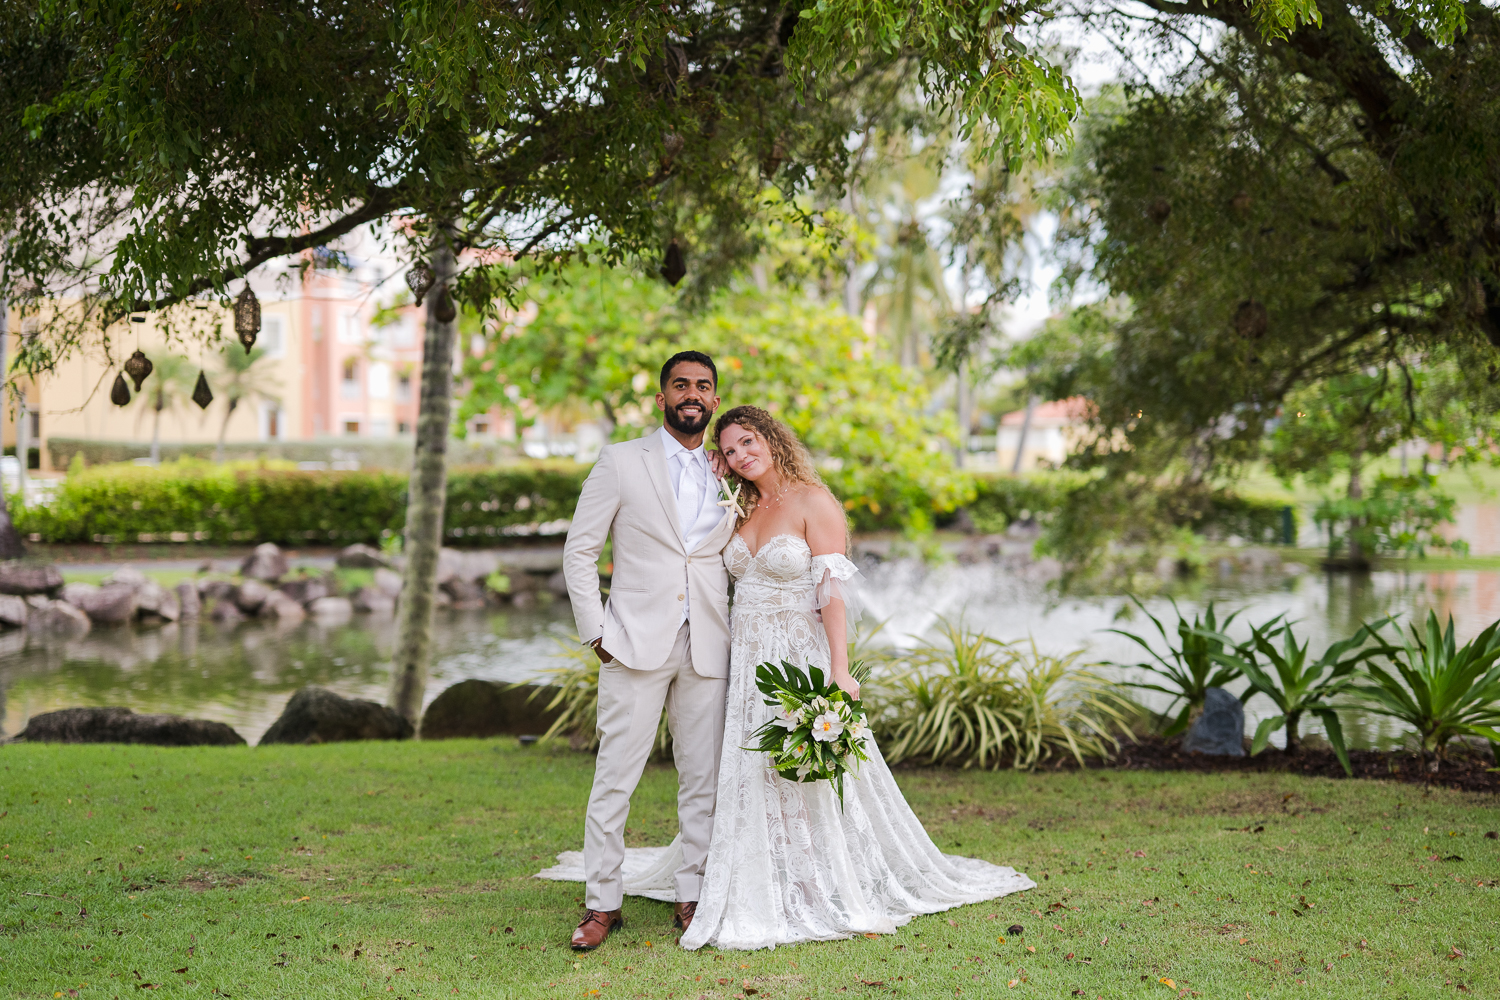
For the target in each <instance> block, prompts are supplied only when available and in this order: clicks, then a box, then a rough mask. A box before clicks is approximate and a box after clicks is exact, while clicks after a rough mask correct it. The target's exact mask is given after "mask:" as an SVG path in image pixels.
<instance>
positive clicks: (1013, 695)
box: [865, 622, 1127, 769]
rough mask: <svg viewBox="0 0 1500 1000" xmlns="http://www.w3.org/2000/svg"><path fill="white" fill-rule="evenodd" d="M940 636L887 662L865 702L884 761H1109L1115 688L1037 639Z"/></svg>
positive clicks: (948, 632)
mask: <svg viewBox="0 0 1500 1000" xmlns="http://www.w3.org/2000/svg"><path fill="white" fill-rule="evenodd" d="M941 632H942V639H941V640H939V641H938V642H929V643H925V644H923V645H922V646H919V647H917V648H916V649H914V650H912V651H911V652H910V653H907V654H905V655H904V656H899V657H896V658H894V659H893V661H892V662H891V667H893V668H894V669H891V670H890V671H889V672H888V673H887V674H886V675H885V676H884V677H882V678H880V679H878V680H874V681H872V682H871V687H872V688H873V690H872V691H871V693H870V694H868V695H866V696H865V700H866V702H867V703H870V704H873V705H874V706H875V710H874V711H872V712H871V713H870V718H871V720H872V724H873V725H874V726H875V727H876V729H877V732H878V733H879V735H880V742H881V749H882V752H883V753H884V754H885V757H886V759H887V760H889V761H890V762H892V763H899V762H901V761H903V760H919V761H922V762H924V763H928V764H956V765H962V766H964V767H980V768H998V767H1001V766H1002V765H1004V764H1005V763H1007V762H1008V763H1009V764H1010V765H1011V766H1012V767H1015V768H1022V769H1029V768H1033V767H1036V766H1037V764H1039V763H1041V762H1042V761H1044V760H1048V759H1051V758H1052V757H1053V756H1056V755H1061V754H1067V755H1069V756H1072V757H1073V758H1074V759H1075V760H1077V761H1078V762H1079V763H1080V764H1081V763H1083V760H1084V758H1085V757H1108V756H1109V755H1110V753H1111V750H1112V748H1114V747H1117V746H1118V745H1119V744H1118V740H1117V739H1116V738H1115V737H1114V735H1113V733H1112V730H1113V729H1114V728H1120V729H1122V730H1123V729H1126V728H1127V723H1126V719H1125V709H1126V705H1125V703H1124V701H1123V700H1122V699H1115V698H1113V696H1112V695H1111V685H1109V684H1108V683H1107V682H1105V681H1104V680H1103V679H1102V678H1099V677H1097V676H1095V675H1093V674H1091V673H1089V672H1088V671H1085V670H1081V669H1079V668H1078V667H1076V666H1075V664H1076V662H1077V660H1078V658H1079V656H1080V655H1081V653H1072V654H1069V655H1067V656H1063V657H1055V656H1049V655H1047V654H1043V653H1041V652H1040V651H1039V650H1037V648H1036V645H1035V644H1034V643H1032V644H1030V645H1029V649H1028V648H1023V647H1022V645H1021V644H1020V643H1010V642H1002V641H1000V640H998V639H995V638H992V637H990V636H988V635H985V634H984V633H982V632H974V631H971V630H969V629H966V628H964V627H962V626H959V625H954V624H952V623H949V622H943V624H942V626H941Z"/></svg>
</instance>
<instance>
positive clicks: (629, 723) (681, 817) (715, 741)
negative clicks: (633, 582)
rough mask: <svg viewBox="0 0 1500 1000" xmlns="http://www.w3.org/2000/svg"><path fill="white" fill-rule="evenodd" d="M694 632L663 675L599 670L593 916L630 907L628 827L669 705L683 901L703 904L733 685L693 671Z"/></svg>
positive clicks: (587, 855)
mask: <svg viewBox="0 0 1500 1000" xmlns="http://www.w3.org/2000/svg"><path fill="white" fill-rule="evenodd" d="M690 626H691V623H690V622H684V623H683V624H682V627H681V628H680V629H678V631H677V641H676V642H675V643H674V644H673V645H672V652H671V654H670V655H669V656H668V657H667V661H666V663H664V664H663V665H662V666H661V667H660V668H659V669H656V670H632V669H631V668H630V667H626V666H622V665H621V664H620V663H619V662H618V661H615V662H611V663H603V664H600V665H599V721H598V729H599V756H598V759H597V761H596V762H595V764H594V787H593V790H592V791H590V793H589V808H588V814H587V815H586V816H585V818H584V832H583V868H584V873H585V875H586V876H587V880H588V882H587V885H588V895H587V906H588V908H589V909H591V910H618V909H619V908H620V905H621V903H622V902H623V901H624V898H625V885H624V880H623V878H622V876H621V871H620V869H621V866H622V865H623V864H624V862H625V820H626V818H627V817H628V816H629V815H630V796H631V795H632V794H633V793H634V792H635V786H636V785H637V784H638V783H639V782H640V780H641V772H642V771H644V770H645V767H646V760H647V758H648V757H650V756H651V747H652V744H653V743H654V742H655V740H656V726H657V722H658V720H659V719H660V718H661V710H662V708H663V707H664V706H665V708H666V710H667V725H668V727H669V728H670V729H671V731H672V753H673V757H674V759H675V760H676V763H677V778H678V782H677V826H678V830H679V831H680V834H681V836H682V867H681V868H679V869H678V870H677V873H676V876H675V879H674V883H675V887H676V892H677V899H678V900H679V901H683V902H685V901H688V900H695V899H697V898H698V890H699V886H700V885H701V884H702V882H703V863H704V860H705V859H706V858H707V857H708V842H709V839H710V838H711V837H712V835H713V826H714V796H715V793H716V791H717V789H718V785H719V747H720V745H721V744H722V743H723V741H724V699H725V696H726V692H727V690H728V685H729V682H728V680H727V679H725V678H722V677H704V676H703V675H702V674H700V673H698V672H697V671H695V670H694V669H693V662H692V653H691V649H692V642H691V636H690V633H689V628H690Z"/></svg>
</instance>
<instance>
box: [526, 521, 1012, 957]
mask: <svg viewBox="0 0 1500 1000" xmlns="http://www.w3.org/2000/svg"><path fill="white" fill-rule="evenodd" d="M724 562H725V564H726V565H727V566H728V567H729V572H730V574H731V575H732V576H733V577H734V579H735V588H734V607H733V611H732V613H731V618H730V630H731V634H732V635H733V640H732V645H731V647H730V665H729V697H728V710H727V715H726V718H725V724H724V749H723V758H722V760H721V762H720V766H719V793H718V804H717V806H716V809H715V813H714V832H713V840H712V842H711V844H710V846H709V852H708V861H707V863H706V864H705V866H704V873H703V890H702V894H701V897H700V898H699V900H698V910H697V914H696V915H695V916H694V918H693V922H692V926H691V927H690V928H689V929H688V932H687V933H686V934H684V935H683V937H682V946H683V947H684V948H701V947H702V946H704V945H713V946H716V947H719V948H740V949H752V948H774V947H775V946H776V945H778V944H791V943H794V942H798V941H827V940H833V939H837V938H846V937H850V936H852V935H855V934H864V933H871V932H873V933H891V932H892V931H894V930H895V929H896V928H897V927H898V926H900V925H902V924H905V923H906V922H907V921H909V920H911V918H912V917H914V916H917V915H918V914H922V913H936V912H939V911H941V910H947V909H950V908H952V907H954V906H959V905H962V904H964V903H977V902H979V901H981V900H985V899H993V898H995V897H997V896H1004V895H1007V894H1009V893H1012V892H1017V891H1020V890H1022V889H1031V888H1034V887H1035V886H1036V883H1035V882H1033V881H1032V880H1031V879H1029V878H1027V877H1026V876H1025V875H1022V874H1019V873H1017V872H1016V871H1015V870H1014V869H1012V868H1005V867H1002V866H999V865H993V864H990V863H989V862H987V861H980V860H978V859H976V858H963V857H958V856H956V855H951V854H943V853H942V852H940V851H939V850H938V849H937V846H936V845H935V844H933V842H932V839H931V838H930V837H928V836H927V831H926V830H924V829H923V828H922V824H921V822H920V821H919V820H918V819H917V817H916V815H915V814H914V813H913V812H912V811H911V807H909V806H908V805H907V804H906V800H905V799H904V798H902V796H901V790H900V789H899V788H897V787H896V782H895V780H894V779H893V778H892V777H891V772H890V769H889V768H888V767H887V766H886V763H885V760H884V759H883V758H882V757H881V755H880V750H879V748H878V747H877V746H876V745H875V741H874V739H873V738H872V739H871V740H870V742H869V744H868V746H869V753H870V760H869V761H867V762H865V763H863V764H861V765H860V767H859V772H858V776H857V777H854V778H846V779H845V782H844V803H843V807H842V808H840V806H839V802H838V797H837V796H836V795H835V793H834V791H833V788H832V787H831V785H830V784H829V783H828V782H826V781H819V782H797V781H790V780H788V779H786V778H783V777H781V776H780V775H779V774H777V773H776V772H775V771H773V770H772V769H770V768H769V767H767V766H766V763H765V755H764V754H760V753H756V752H754V751H750V750H745V749H742V748H743V747H745V746H746V745H748V744H749V743H751V742H752V741H751V738H750V736H751V734H752V733H754V732H755V730H757V729H759V728H760V727H761V725H763V724H764V723H765V722H766V721H767V720H769V719H770V717H771V708H770V707H769V706H767V705H766V704H765V702H764V697H763V696H762V695H761V693H760V691H759V690H758V689H757V688H756V686H755V668H756V667H757V666H758V665H759V664H761V663H765V662H773V663H777V662H780V661H781V660H787V661H789V662H791V663H794V664H797V665H799V666H805V665H807V664H816V665H817V666H819V667H821V668H822V669H823V670H825V671H826V670H827V669H828V665H829V654H828V636H827V633H826V632H825V631H824V629H823V625H822V624H821V623H820V622H819V621H818V619H817V617H816V615H815V611H816V609H817V608H819V607H821V606H822V605H824V604H826V603H827V602H828V600H829V599H830V597H833V596H837V597H840V598H841V599H846V600H849V599H850V598H852V597H853V595H852V593H851V591H850V590H849V584H850V582H851V581H852V580H853V579H854V577H855V575H856V574H857V572H858V571H857V570H856V569H855V567H854V564H853V563H851V562H850V561H849V560H848V559H846V558H844V557H843V556H841V555H825V556H816V557H815V556H813V555H812V552H811V550H810V549H809V548H808V545H807V542H805V541H804V540H803V539H802V538H800V537H798V536H796V535H777V536H775V537H774V538H771V539H770V540H769V541H767V542H766V543H765V545H764V546H763V547H762V548H761V550H760V551H759V552H757V553H755V554H754V555H752V554H751V553H750V550H749V547H748V546H747V545H746V544H745V540H744V539H743V538H741V537H740V536H739V535H738V534H736V535H735V536H734V538H733V539H732V540H731V541H730V543H729V546H728V547H727V548H726V549H725V550H724ZM558 862H559V863H558V865H557V866H556V867H554V868H550V869H548V870H546V871H543V872H540V873H539V874H538V877H539V878H552V879H561V880H565V881H580V882H581V881H583V877H584V876H583V856H582V854H581V852H577V851H569V852H566V853H564V854H559V855H558ZM679 864H680V852H679V849H678V846H677V843H676V841H674V842H673V843H672V844H671V845H668V846H667V847H656V848H636V849H632V850H628V851H627V852H626V858H625V871H624V876H625V891H626V892H627V893H629V894H631V895H639V896H648V897H650V898H652V899H661V900H667V901H671V900H672V899H673V895H672V873H673V872H674V871H676V869H677V867H678V865H679Z"/></svg>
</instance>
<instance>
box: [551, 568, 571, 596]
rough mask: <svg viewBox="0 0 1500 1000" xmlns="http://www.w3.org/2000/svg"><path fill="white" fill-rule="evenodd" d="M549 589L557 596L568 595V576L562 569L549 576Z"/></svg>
mask: <svg viewBox="0 0 1500 1000" xmlns="http://www.w3.org/2000/svg"><path fill="white" fill-rule="evenodd" d="M547 590H549V591H550V592H551V593H552V594H553V595H555V596H557V597H567V596H568V578H567V577H566V576H564V575H563V571H562V570H558V571H557V572H556V573H553V574H552V575H551V576H549V577H547Z"/></svg>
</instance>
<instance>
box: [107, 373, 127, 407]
mask: <svg viewBox="0 0 1500 1000" xmlns="http://www.w3.org/2000/svg"><path fill="white" fill-rule="evenodd" d="M109 401H110V402H111V403H114V404H115V405H116V406H125V405H127V404H129V402H130V386H128V385H126V384H125V376H124V375H121V374H118V373H116V375H115V384H114V385H112V386H110V387H109Z"/></svg>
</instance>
